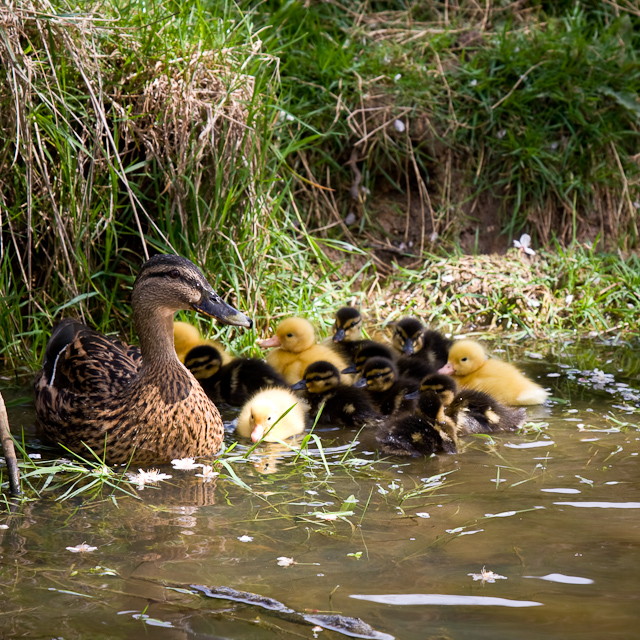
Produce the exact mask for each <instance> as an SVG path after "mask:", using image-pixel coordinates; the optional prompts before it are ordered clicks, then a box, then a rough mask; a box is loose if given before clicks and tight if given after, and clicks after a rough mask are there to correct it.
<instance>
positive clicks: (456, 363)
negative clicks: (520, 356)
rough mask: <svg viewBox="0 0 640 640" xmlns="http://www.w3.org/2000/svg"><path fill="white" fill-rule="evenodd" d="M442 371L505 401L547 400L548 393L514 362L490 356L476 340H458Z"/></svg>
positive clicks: (527, 403) (514, 402)
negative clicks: (513, 363)
mask: <svg viewBox="0 0 640 640" xmlns="http://www.w3.org/2000/svg"><path fill="white" fill-rule="evenodd" d="M438 373H443V374H446V375H451V376H453V378H454V380H455V381H456V382H457V383H458V384H459V385H460V386H461V387H467V388H468V389H475V390H477V391H484V392H485V393H488V394H489V395H491V396H493V397H494V398H495V399H496V400H498V401H499V402H503V403H504V404H511V405H532V404H543V403H544V401H545V400H546V399H547V395H548V394H547V392H546V391H545V390H544V389H543V388H542V387H541V386H540V385H538V384H536V383H535V382H532V381H531V380H529V379H528V378H526V377H525V376H524V374H522V373H521V372H520V371H518V369H516V368H515V367H514V366H513V365H512V364H509V363H508V362H503V361H502V360H497V359H495V358H487V355H486V354H485V352H484V349H483V348H482V346H481V345H480V344H478V343H477V342H475V341H474V340H459V341H458V342H455V343H454V344H453V346H452V347H451V349H450V351H449V359H448V362H447V364H446V365H445V366H444V367H442V368H441V369H440V370H439V371H438Z"/></svg>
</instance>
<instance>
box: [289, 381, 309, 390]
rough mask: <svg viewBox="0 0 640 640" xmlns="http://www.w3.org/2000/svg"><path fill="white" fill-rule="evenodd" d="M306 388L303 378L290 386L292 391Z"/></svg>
mask: <svg viewBox="0 0 640 640" xmlns="http://www.w3.org/2000/svg"><path fill="white" fill-rule="evenodd" d="M306 388H307V383H306V381H305V380H300V382H296V383H295V384H292V385H291V387H290V389H293V390H294V391H300V390H302V389H306Z"/></svg>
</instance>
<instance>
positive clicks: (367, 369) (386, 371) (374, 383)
mask: <svg viewBox="0 0 640 640" xmlns="http://www.w3.org/2000/svg"><path fill="white" fill-rule="evenodd" d="M397 376H398V371H397V369H396V365H395V364H393V362H392V361H391V360H389V359H388V358H369V360H367V362H366V363H365V365H364V367H363V369H362V378H361V379H360V380H358V381H357V382H356V383H355V384H354V385H353V386H354V387H356V386H357V387H360V386H362V387H364V386H365V385H366V387H367V389H369V390H370V391H376V392H383V391H387V390H388V389H390V388H391V386H392V385H393V383H394V382H395V380H396V378H397Z"/></svg>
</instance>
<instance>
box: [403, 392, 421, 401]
mask: <svg viewBox="0 0 640 640" xmlns="http://www.w3.org/2000/svg"><path fill="white" fill-rule="evenodd" d="M419 397H420V391H411V392H410V393H406V394H405V396H404V399H405V400H417V399H418V398H419Z"/></svg>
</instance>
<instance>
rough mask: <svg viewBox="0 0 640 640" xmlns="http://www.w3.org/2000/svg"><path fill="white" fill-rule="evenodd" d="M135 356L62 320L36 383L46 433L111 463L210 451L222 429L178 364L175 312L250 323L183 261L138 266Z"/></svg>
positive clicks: (161, 259)
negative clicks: (174, 334) (138, 352)
mask: <svg viewBox="0 0 640 640" xmlns="http://www.w3.org/2000/svg"><path fill="white" fill-rule="evenodd" d="M131 307H132V309H133V324H134V326H135V329H136V332H137V334H138V338H139V339H140V354H141V356H140V355H138V356H137V355H136V353H135V350H132V349H130V348H129V347H127V345H124V344H123V343H122V342H119V341H118V340H112V339H110V338H108V337H106V336H105V335H103V334H101V333H99V332H97V331H94V330H93V329H90V328H89V327H87V326H85V325H83V324H82V323H81V322H79V321H78V320H74V319H65V320H63V321H61V322H60V323H59V324H58V325H57V326H56V327H55V328H54V331H53V333H52V335H51V339H50V340H49V342H48V344H47V347H46V350H45V356H44V365H43V368H42V370H41V371H40V372H39V373H38V374H37V375H36V378H35V381H34V390H35V401H36V415H37V417H38V420H39V422H40V423H41V424H42V427H43V430H44V433H45V435H47V436H48V437H49V438H50V439H51V440H54V441H57V442H60V443H61V444H63V445H65V446H66V447H68V448H70V449H71V450H73V451H75V452H77V453H80V454H83V455H87V450H86V448H85V447H84V446H83V443H84V444H86V445H87V446H88V447H89V448H90V449H92V450H93V451H94V452H95V453H96V454H97V455H98V456H101V457H102V455H103V454H104V455H105V460H106V462H108V463H109V464H115V463H125V462H128V461H129V460H130V459H133V461H134V462H135V463H136V464H152V463H153V464H158V463H163V462H168V461H170V460H172V459H173V458H184V457H196V456H206V455H212V454H215V453H216V452H217V451H218V449H219V448H220V443H221V442H222V436H223V432H224V430H223V425H222V419H221V418H220V414H219V413H218V410H217V409H216V406H215V405H214V404H213V402H211V400H209V398H208V397H207V395H206V393H205V392H204V391H203V390H202V387H201V386H200V384H199V383H198V382H197V381H196V379H195V378H194V377H193V375H192V374H191V373H190V372H189V371H187V369H186V368H185V367H184V365H182V364H181V363H180V361H179V360H178V357H177V356H176V352H175V349H174V346H173V314H174V313H175V312H176V311H178V310H179V309H195V310H196V311H199V312H200V313H203V314H204V315H207V316H209V317H213V318H217V319H218V320H220V321H221V322H224V323H226V324H233V325H237V326H242V327H250V326H251V321H250V320H249V319H248V318H247V317H246V316H245V315H243V314H242V313H240V312H239V311H237V310H236V309H234V308H233V307H231V306H229V305H228V304H226V303H225V302H223V301H222V299H221V298H220V297H219V296H218V295H217V294H216V293H215V292H214V291H213V289H212V288H211V286H210V285H209V283H208V282H207V280H206V278H205V277H204V275H203V274H202V272H201V271H200V270H199V269H198V268H197V267H196V266H195V265H194V264H193V263H192V262H190V261H189V260H186V259H185V258H180V257H178V256H171V255H158V256H154V257H153V258H151V259H150V260H148V261H147V262H146V263H145V264H144V265H142V267H141V269H140V273H139V274H138V277H137V278H136V280H135V283H134V285H133V292H132V296H131Z"/></svg>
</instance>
